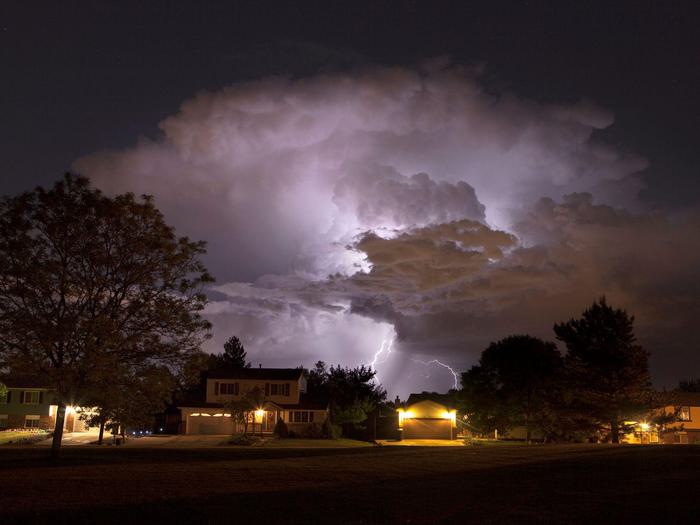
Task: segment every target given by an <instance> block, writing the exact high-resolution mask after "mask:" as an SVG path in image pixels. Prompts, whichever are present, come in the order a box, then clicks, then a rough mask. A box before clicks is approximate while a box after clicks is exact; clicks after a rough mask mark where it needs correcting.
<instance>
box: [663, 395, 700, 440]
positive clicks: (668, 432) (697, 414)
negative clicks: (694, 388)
mask: <svg viewBox="0 0 700 525" xmlns="http://www.w3.org/2000/svg"><path fill="white" fill-rule="evenodd" d="M663 411H664V413H665V414H669V415H674V416H675V420H676V421H674V422H672V423H667V424H666V425H665V428H664V431H663V433H662V437H661V441H662V442H663V443H667V444H674V443H675V444H681V445H686V444H689V443H690V444H692V443H695V444H700V392H673V393H671V394H670V396H669V404H667V405H666V406H665V407H664V408H663Z"/></svg>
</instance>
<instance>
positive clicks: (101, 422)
mask: <svg viewBox="0 0 700 525" xmlns="http://www.w3.org/2000/svg"><path fill="white" fill-rule="evenodd" d="M104 435H105V420H104V418H102V419H101V420H100V437H98V438H97V444H98V445H101V444H102V438H103V437H104Z"/></svg>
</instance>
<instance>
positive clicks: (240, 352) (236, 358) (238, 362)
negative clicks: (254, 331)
mask: <svg viewBox="0 0 700 525" xmlns="http://www.w3.org/2000/svg"><path fill="white" fill-rule="evenodd" d="M217 357H218V358H219V364H220V365H221V367H223V368H226V369H233V370H236V369H239V368H250V362H247V361H246V359H247V357H248V354H247V353H246V351H245V348H244V347H243V343H241V340H240V339H238V337H236V336H235V335H234V336H231V337H229V338H228V340H227V341H226V342H225V343H224V353H223V354H219V355H218V356H217Z"/></svg>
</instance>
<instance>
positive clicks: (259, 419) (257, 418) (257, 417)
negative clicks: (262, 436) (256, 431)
mask: <svg viewBox="0 0 700 525" xmlns="http://www.w3.org/2000/svg"><path fill="white" fill-rule="evenodd" d="M264 415H265V411H264V410H263V409H262V408H258V409H257V410H256V411H255V421H256V422H258V423H261V422H262V418H263V416H264Z"/></svg>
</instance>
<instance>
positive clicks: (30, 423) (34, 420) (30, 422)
mask: <svg viewBox="0 0 700 525" xmlns="http://www.w3.org/2000/svg"><path fill="white" fill-rule="evenodd" d="M24 426H25V427H27V428H39V416H25V417H24Z"/></svg>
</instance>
